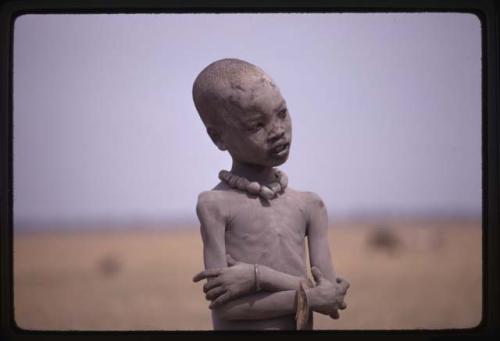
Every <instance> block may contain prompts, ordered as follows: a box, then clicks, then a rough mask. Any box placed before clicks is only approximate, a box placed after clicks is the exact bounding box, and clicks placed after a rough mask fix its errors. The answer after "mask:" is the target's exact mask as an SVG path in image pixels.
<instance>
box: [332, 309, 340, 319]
mask: <svg viewBox="0 0 500 341" xmlns="http://www.w3.org/2000/svg"><path fill="white" fill-rule="evenodd" d="M330 317H331V318H332V319H335V320H336V319H338V318H339V317H340V316H339V311H338V310H337V309H335V310H334V311H333V312H332V313H331V314H330Z"/></svg>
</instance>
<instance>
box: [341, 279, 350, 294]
mask: <svg viewBox="0 0 500 341" xmlns="http://www.w3.org/2000/svg"><path fill="white" fill-rule="evenodd" d="M339 286H340V290H341V291H342V292H346V291H347V289H349V287H350V284H349V282H348V281H346V280H345V279H341V281H340V282H339Z"/></svg>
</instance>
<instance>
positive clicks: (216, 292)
mask: <svg viewBox="0 0 500 341" xmlns="http://www.w3.org/2000/svg"><path fill="white" fill-rule="evenodd" d="M225 292H226V290H225V289H223V288H222V287H216V288H214V289H212V290H209V291H208V292H207V294H206V295H205V298H206V299H207V300H209V301H213V300H214V299H216V298H217V297H219V296H220V295H222V294H223V293H225Z"/></svg>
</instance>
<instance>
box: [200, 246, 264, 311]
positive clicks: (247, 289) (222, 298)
mask: <svg viewBox="0 0 500 341" xmlns="http://www.w3.org/2000/svg"><path fill="white" fill-rule="evenodd" d="M226 260H227V264H228V267H227V268H220V269H207V270H204V271H202V272H200V273H198V274H197V275H195V276H194V277H193V282H198V281H201V280H202V279H205V278H206V279H207V283H205V285H203V292H205V298H206V299H207V300H209V301H212V303H211V304H210V306H209V308H210V309H213V308H216V307H217V306H219V305H220V304H222V303H224V302H227V301H229V300H231V299H233V298H236V297H240V296H243V295H246V294H250V293H253V292H255V273H254V266H253V264H247V263H242V262H237V261H235V260H234V259H233V258H232V257H231V256H230V255H227V256H226Z"/></svg>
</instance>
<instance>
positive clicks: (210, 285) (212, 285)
mask: <svg viewBox="0 0 500 341" xmlns="http://www.w3.org/2000/svg"><path fill="white" fill-rule="evenodd" d="M219 285H221V281H220V280H219V278H213V277H212V278H210V279H208V280H207V283H205V284H204V285H203V292H205V293H206V292H207V291H209V290H210V289H213V288H215V287H218V286H219Z"/></svg>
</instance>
